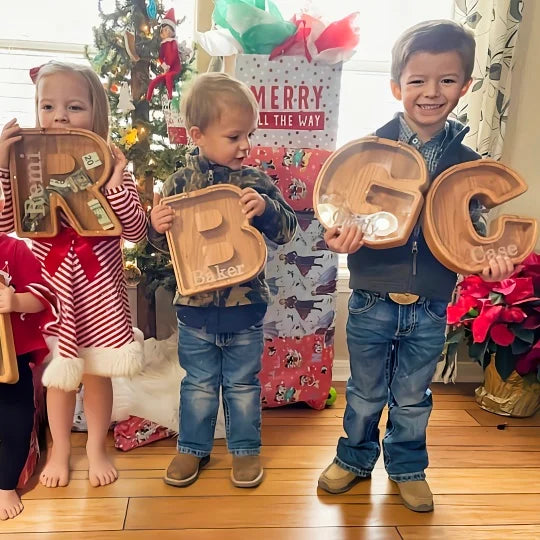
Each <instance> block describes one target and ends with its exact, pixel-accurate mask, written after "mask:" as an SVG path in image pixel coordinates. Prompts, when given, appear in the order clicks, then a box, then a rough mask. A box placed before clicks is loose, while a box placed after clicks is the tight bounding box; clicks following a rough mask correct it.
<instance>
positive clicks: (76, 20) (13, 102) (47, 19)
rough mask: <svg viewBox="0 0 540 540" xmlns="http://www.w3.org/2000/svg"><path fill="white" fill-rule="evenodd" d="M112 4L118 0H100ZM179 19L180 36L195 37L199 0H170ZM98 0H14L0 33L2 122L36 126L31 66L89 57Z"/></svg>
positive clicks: (106, 6)
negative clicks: (12, 120)
mask: <svg viewBox="0 0 540 540" xmlns="http://www.w3.org/2000/svg"><path fill="white" fill-rule="evenodd" d="M101 4H102V7H103V11H104V12H105V13H108V12H110V11H112V10H114V4H115V2H114V0H103V1H102V2H101ZM167 7H174V10H175V16H176V18H177V19H181V18H182V17H184V16H186V20H185V21H184V22H183V23H182V25H181V27H180V28H181V29H182V32H183V35H179V36H178V37H179V39H180V41H181V40H182V39H187V40H188V41H191V40H192V35H186V32H190V33H191V32H192V29H193V20H194V13H195V0H187V1H186V0H168V1H167ZM100 22H101V19H100V18H99V12H98V0H77V1H75V0H52V1H44V0H24V2H10V3H9V7H7V23H6V24H5V25H4V28H3V30H2V36H1V39H0V126H1V127H3V126H4V124H5V123H6V122H7V121H9V120H10V119H11V118H13V117H16V118H17V119H18V120H19V124H20V125H21V126H22V127H34V125H35V114H34V86H33V84H32V82H31V81H30V77H29V74H28V70H29V69H30V68H32V67H35V66H39V65H41V64H44V63H46V62H48V61H49V60H61V61H62V60H63V61H67V62H74V63H86V62H87V60H86V57H85V54H84V49H85V45H90V46H92V45H93V43H94V34H93V32H92V28H93V27H94V26H97V25H99V24H100Z"/></svg>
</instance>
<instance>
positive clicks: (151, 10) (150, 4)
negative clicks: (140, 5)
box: [146, 0, 157, 19]
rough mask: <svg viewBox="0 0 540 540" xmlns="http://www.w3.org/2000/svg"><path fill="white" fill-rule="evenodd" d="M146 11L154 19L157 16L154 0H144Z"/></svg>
mask: <svg viewBox="0 0 540 540" xmlns="http://www.w3.org/2000/svg"><path fill="white" fill-rule="evenodd" d="M146 13H148V16H149V17H151V18H152V19H155V18H156V16H157V6H156V0H146Z"/></svg>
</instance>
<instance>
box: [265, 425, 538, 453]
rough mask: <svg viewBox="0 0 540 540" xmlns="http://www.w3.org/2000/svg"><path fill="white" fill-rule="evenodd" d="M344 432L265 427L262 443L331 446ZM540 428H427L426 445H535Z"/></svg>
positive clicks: (326, 427) (302, 427) (299, 427)
mask: <svg viewBox="0 0 540 540" xmlns="http://www.w3.org/2000/svg"><path fill="white" fill-rule="evenodd" d="M342 434H343V429H342V428H341V426H325V428H324V429H321V430H314V429H313V428H311V427H310V426H264V427H263V430H262V442H263V445H278V444H279V445H306V446H312V445H323V446H325V445H331V444H333V443H334V444H335V443H336V442H337V439H338V438H339V437H340V436H341V435H342ZM538 440H540V428H535V427H530V428H518V427H512V428H511V429H505V430H503V431H501V430H498V429H497V428H494V427H482V426H477V427H428V431H427V441H428V445H431V446H440V445H447V444H448V443H449V441H451V442H452V443H454V444H457V445H468V444H475V443H476V444H478V443H481V444H482V445H486V446H498V445H500V446H520V447H522V448H524V447H537V446H538Z"/></svg>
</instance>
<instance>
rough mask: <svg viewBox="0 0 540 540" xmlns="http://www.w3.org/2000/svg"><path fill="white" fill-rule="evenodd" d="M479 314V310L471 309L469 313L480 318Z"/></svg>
mask: <svg viewBox="0 0 540 540" xmlns="http://www.w3.org/2000/svg"><path fill="white" fill-rule="evenodd" d="M478 313H479V311H478V310H477V309H474V308H471V309H470V310H469V312H468V315H470V316H471V317H478Z"/></svg>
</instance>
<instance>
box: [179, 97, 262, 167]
mask: <svg viewBox="0 0 540 540" xmlns="http://www.w3.org/2000/svg"><path fill="white" fill-rule="evenodd" d="M256 128H257V118H256V117H255V116H254V115H253V111H252V110H251V109H248V108H246V107H241V106H238V105H232V106H223V110H222V112H221V115H220V117H219V120H217V121H215V122H212V123H211V124H210V125H209V126H207V127H206V128H205V129H204V131H201V130H200V129H199V127H198V126H193V127H191V128H190V130H189V132H190V133H189V134H190V136H191V138H192V139H193V142H194V143H195V144H196V145H197V146H198V147H199V150H200V152H201V155H203V156H204V157H205V158H206V159H208V160H210V161H213V162H214V163H217V164H218V165H224V166H225V167H229V168H230V169H232V170H234V171H237V170H240V169H241V168H242V162H243V161H244V159H245V158H246V157H247V155H248V154H249V151H250V149H251V136H252V135H253V133H254V132H255V129H256Z"/></svg>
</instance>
